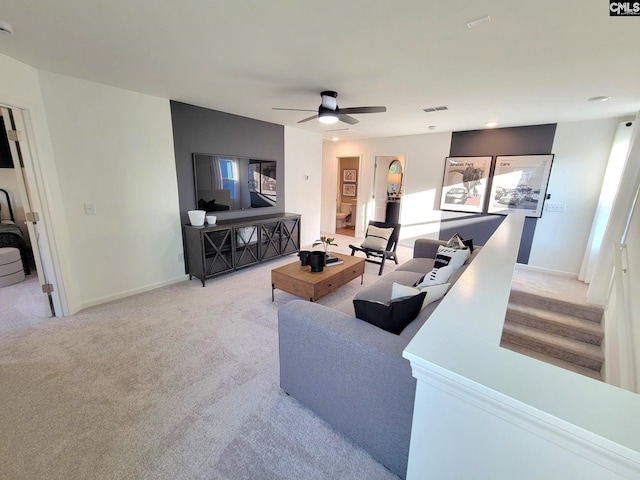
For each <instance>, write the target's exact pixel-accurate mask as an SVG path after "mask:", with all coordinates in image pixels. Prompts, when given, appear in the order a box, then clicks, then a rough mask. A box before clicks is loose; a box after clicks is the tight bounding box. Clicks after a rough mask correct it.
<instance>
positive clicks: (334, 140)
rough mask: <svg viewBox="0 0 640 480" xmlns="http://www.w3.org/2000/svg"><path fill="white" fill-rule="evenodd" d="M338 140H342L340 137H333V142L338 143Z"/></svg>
mask: <svg viewBox="0 0 640 480" xmlns="http://www.w3.org/2000/svg"><path fill="white" fill-rule="evenodd" d="M338 140H340V139H339V138H338V137H331V141H332V142H337V141H338Z"/></svg>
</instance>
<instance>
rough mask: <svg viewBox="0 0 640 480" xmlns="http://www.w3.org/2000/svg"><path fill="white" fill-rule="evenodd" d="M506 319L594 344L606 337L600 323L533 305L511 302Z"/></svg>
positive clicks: (599, 343) (598, 343) (600, 342)
mask: <svg viewBox="0 0 640 480" xmlns="http://www.w3.org/2000/svg"><path fill="white" fill-rule="evenodd" d="M506 320H507V321H510V322H513V323H519V324H521V325H527V326H528V327H534V328H538V329H540V330H544V331H545V332H550V333H555V334H556V335H561V336H563V337H568V338H573V339H574V340H580V341H581V342H586V343H591V344H593V345H601V344H602V339H603V338H604V331H603V329H602V325H601V324H600V323H596V322H592V321H590V320H584V319H582V318H577V317H575V316H573V315H566V314H564V313H557V312H555V311H552V310H544V309H542V308H537V307H532V306H526V305H520V304H515V303H509V306H508V307H507V314H506Z"/></svg>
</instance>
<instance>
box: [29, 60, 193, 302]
mask: <svg viewBox="0 0 640 480" xmlns="http://www.w3.org/2000/svg"><path fill="white" fill-rule="evenodd" d="M38 76H39V81H40V87H41V91H42V98H43V103H44V106H45V113H46V117H47V120H48V122H47V123H48V126H49V129H50V132H51V142H52V147H53V152H54V156H55V168H56V171H57V175H58V179H59V183H60V190H61V196H62V204H63V207H62V208H63V210H62V211H63V212H64V215H65V219H66V225H67V226H66V228H67V236H66V242H65V243H64V244H63V246H62V247H61V248H64V249H65V250H66V255H65V257H66V258H67V259H68V263H69V267H70V268H69V271H68V272H66V275H65V277H66V278H65V280H66V282H65V286H66V288H67V292H68V295H67V296H68V298H69V300H70V304H69V309H70V311H71V313H74V312H77V311H78V310H80V309H82V308H86V307H88V306H91V305H95V304H99V303H103V302H106V301H109V300H113V299H116V298H120V297H125V296H128V295H132V294H134V293H139V292H143V291H146V290H150V289H153V288H157V287H159V286H162V285H166V284H169V283H173V282H176V281H179V280H182V279H184V278H185V274H184V263H183V260H179V259H178V258H179V257H180V258H182V235H181V225H180V214H179V209H178V190H177V181H176V169H175V160H174V149H173V133H172V128H171V114H170V109H169V101H168V100H166V99H162V98H157V97H152V96H149V95H143V94H139V93H135V92H131V91H126V90H122V89H118V88H113V87H109V86H105V85H101V84H97V83H92V82H87V81H84V80H79V79H75V78H71V77H66V76H62V75H58V74H53V73H48V72H43V71H39V72H38ZM85 204H93V205H94V206H95V215H86V214H85V208H84V206H85Z"/></svg>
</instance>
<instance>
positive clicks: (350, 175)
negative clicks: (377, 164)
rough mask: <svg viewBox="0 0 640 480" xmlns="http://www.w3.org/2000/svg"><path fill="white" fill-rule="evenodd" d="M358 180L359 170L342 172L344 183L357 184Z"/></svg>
mask: <svg viewBox="0 0 640 480" xmlns="http://www.w3.org/2000/svg"><path fill="white" fill-rule="evenodd" d="M357 179H358V171H357V170H343V171H342V181H343V182H349V183H355V182H356V180H357Z"/></svg>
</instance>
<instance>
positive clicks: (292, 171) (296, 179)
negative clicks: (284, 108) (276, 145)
mask: <svg viewBox="0 0 640 480" xmlns="http://www.w3.org/2000/svg"><path fill="white" fill-rule="evenodd" d="M284 156H285V204H284V209H285V211H287V212H290V213H299V214H301V215H302V220H301V224H302V229H301V231H300V243H301V246H310V245H311V244H312V243H313V241H314V240H316V239H317V238H318V237H319V235H320V208H321V199H320V194H319V192H320V191H321V188H322V135H319V134H317V133H312V132H307V131H304V130H300V129H297V128H291V127H285V129H284Z"/></svg>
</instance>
